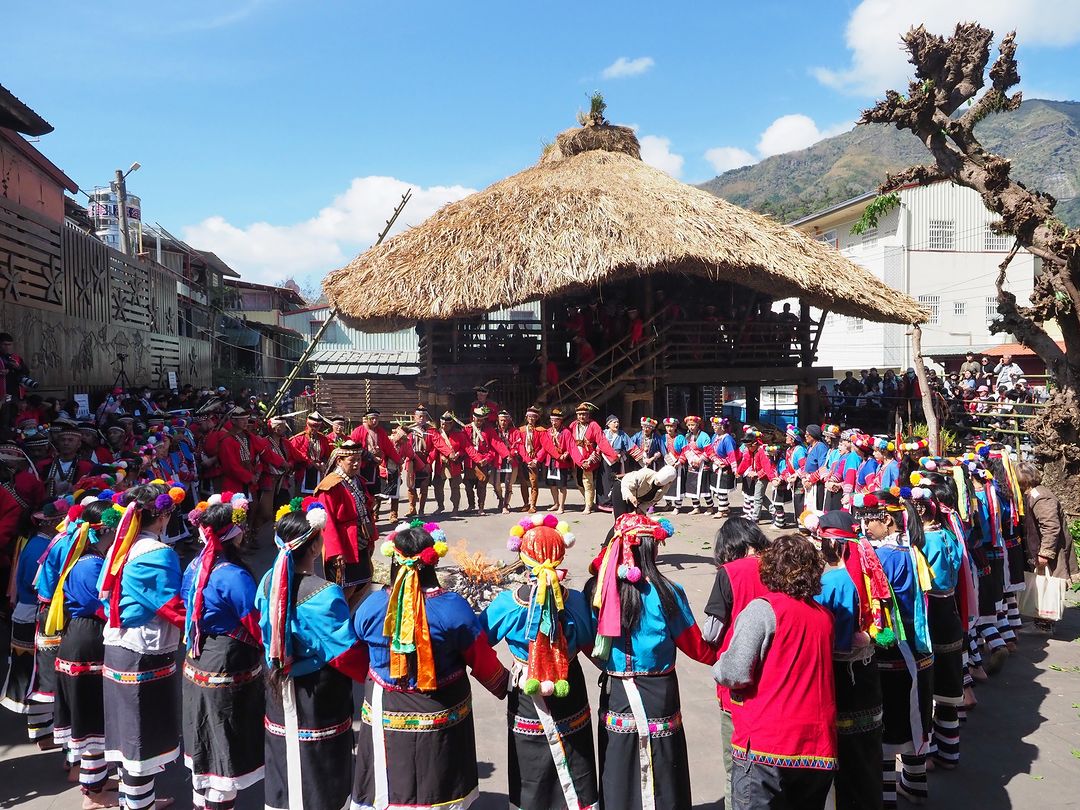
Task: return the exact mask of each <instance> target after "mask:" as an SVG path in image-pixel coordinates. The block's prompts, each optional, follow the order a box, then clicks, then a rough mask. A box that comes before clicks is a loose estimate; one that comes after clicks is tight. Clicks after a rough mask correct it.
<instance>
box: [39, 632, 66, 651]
mask: <svg viewBox="0 0 1080 810" xmlns="http://www.w3.org/2000/svg"><path fill="white" fill-rule="evenodd" d="M34 646H35V647H37V648H38V649H39V650H51V649H52V648H53V647H59V646H60V636H43V635H42V634H41V633H38V634H37V635H35V636H34Z"/></svg>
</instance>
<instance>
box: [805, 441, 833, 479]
mask: <svg viewBox="0 0 1080 810" xmlns="http://www.w3.org/2000/svg"><path fill="white" fill-rule="evenodd" d="M828 455H829V445H827V444H825V442H816V443H815V444H814V446H813V447H811V448H810V449H809V450H807V451H806V465H805V467H804V468H803V469H804V470H805V471H806V473H807V474H810V473H813V472H817V471H818V470H819V469H821V468H822V467H824V466H825V459H826V458H827V457H828Z"/></svg>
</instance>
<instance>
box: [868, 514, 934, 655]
mask: <svg viewBox="0 0 1080 810" xmlns="http://www.w3.org/2000/svg"><path fill="white" fill-rule="evenodd" d="M874 551H875V552H876V553H877V557H878V560H879V561H880V562H881V568H882V570H883V571H884V572H885V577H886V579H888V580H889V587H890V588H891V589H892V592H893V596H894V597H895V599H896V608H897V610H895V611H893V614H894V615H897V614H898V615H899V618H900V620H901V621H902V622H903V624H904V628H903V629H904V637H905V638H906V639H907V643H908V645H909V647H910V648H911V649H912V650H915V651H917V652H919V653H928V652H930V644H929V638H930V636H929V629H928V626H927V624H926V610H925V606H924V605H923V593H922V590H921V589H920V587H919V581H918V577H917V575H916V572H915V562H914V561H913V560H912V554H913V553H916V552H914V550H913V549H912V548H910V547H909V546H906V545H904V546H901V545H897V544H896V541H895V535H894V538H893V539H891V540H888V541H886V542H885V543H884V544H883V545H879V546H877V547H876V548H875V549H874ZM895 630H896V637H897V639H899V638H900V629H899V628H895Z"/></svg>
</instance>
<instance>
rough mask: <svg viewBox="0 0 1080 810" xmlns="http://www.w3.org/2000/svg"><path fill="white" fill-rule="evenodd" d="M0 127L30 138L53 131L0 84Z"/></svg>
mask: <svg viewBox="0 0 1080 810" xmlns="http://www.w3.org/2000/svg"><path fill="white" fill-rule="evenodd" d="M0 127H8V128H9V129H13V130H15V131H16V132H21V133H22V134H24V135H30V136H32V137H36V136H39V135H48V134H49V133H50V132H52V131H53V126H52V124H50V123H49V122H48V121H46V120H45V119H44V118H42V117H41V116H40V115H38V114H37V113H36V112H34V111H33V110H31V109H30V107H28V106H27V105H26V104H25V103H24V102H22V101H20V100H19V99H18V98H16V96H15V94H14V93H12V92H11V91H10V90H8V89H7V88H6V87H4V86H3V85H2V84H0ZM73 191H74V189H73Z"/></svg>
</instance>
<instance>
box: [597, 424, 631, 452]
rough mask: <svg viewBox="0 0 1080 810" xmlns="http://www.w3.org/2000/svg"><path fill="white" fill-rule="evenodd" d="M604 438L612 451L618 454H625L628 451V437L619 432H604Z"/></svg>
mask: <svg viewBox="0 0 1080 810" xmlns="http://www.w3.org/2000/svg"><path fill="white" fill-rule="evenodd" d="M604 437H605V438H606V439H607V440H608V444H610V445H611V447H612V449H613V450H615V451H616V452H618V453H625V452H627V451H628V450H629V449H630V444H631V442H630V437H629V436H627V435H626V433H625V432H623V431H621V430H620V431H617V432H612V431H610V430H605V431H604Z"/></svg>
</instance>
